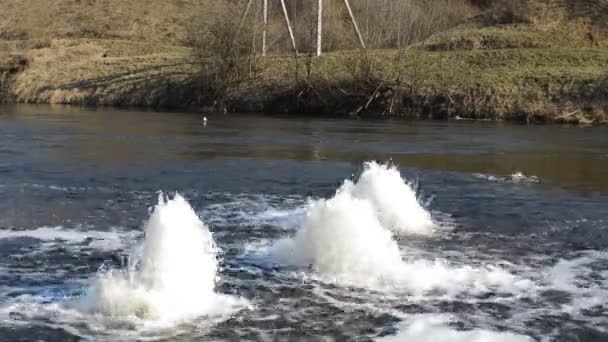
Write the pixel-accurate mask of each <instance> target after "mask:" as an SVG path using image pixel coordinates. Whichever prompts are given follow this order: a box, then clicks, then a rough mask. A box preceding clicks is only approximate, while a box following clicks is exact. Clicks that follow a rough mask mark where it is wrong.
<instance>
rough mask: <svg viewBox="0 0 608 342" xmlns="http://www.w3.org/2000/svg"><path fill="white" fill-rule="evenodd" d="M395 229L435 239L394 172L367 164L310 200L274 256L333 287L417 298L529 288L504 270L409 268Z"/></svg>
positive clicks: (427, 264)
mask: <svg viewBox="0 0 608 342" xmlns="http://www.w3.org/2000/svg"><path fill="white" fill-rule="evenodd" d="M391 228H392V229H391ZM395 230H396V231H397V232H400V233H402V232H416V233H426V234H429V233H430V232H432V221H431V218H430V215H429V214H428V213H427V212H426V211H425V210H424V209H423V208H422V207H421V206H420V204H419V203H418V202H417V200H416V197H415V193H414V192H413V191H412V189H411V188H410V187H409V186H407V184H405V183H404V182H403V180H402V179H401V177H400V175H399V172H398V171H397V170H396V169H394V168H390V167H387V166H383V165H378V164H376V163H367V164H366V166H365V170H364V172H363V174H362V175H361V177H360V178H359V180H358V181H357V182H356V183H352V182H350V181H346V182H345V184H344V185H343V186H342V187H341V188H340V189H339V190H338V191H337V193H336V195H335V196H334V197H333V198H331V199H327V200H326V199H320V200H311V201H310V202H309V204H308V207H307V211H306V216H305V219H304V223H303V226H302V228H301V229H300V230H298V231H297V232H296V234H295V236H293V237H290V238H286V239H283V240H280V241H278V242H276V243H275V244H274V245H273V247H272V249H271V253H273V254H274V255H275V256H276V257H278V258H279V259H280V260H282V261H283V262H285V263H286V264H290V265H296V266H302V267H309V268H311V269H312V270H314V271H315V272H316V273H317V274H318V275H320V276H321V277H322V278H323V279H324V280H327V281H331V282H338V283H342V284H347V285H353V286H357V287H368V288H377V289H378V288H379V289H391V290H397V291H403V290H405V291H408V292H410V293H412V294H416V295H422V294H424V293H427V292H430V291H434V290H439V291H441V292H442V293H444V294H445V295H448V296H449V295H456V294H458V293H462V292H485V291H488V290H491V289H493V288H502V289H505V288H508V289H515V290H519V289H525V288H527V287H528V286H530V285H531V283H530V282H529V281H526V280H522V279H519V278H518V277H516V276H514V275H512V274H510V273H509V272H507V271H504V270H502V269H501V268H498V267H492V266H489V267H477V268H476V267H470V266H462V267H454V266H451V265H450V264H449V263H448V262H446V261H444V260H441V259H438V260H413V261H408V262H406V261H404V260H403V258H402V256H401V253H400V250H399V246H398V245H397V242H396V241H395V239H394V237H393V232H394V231H395Z"/></svg>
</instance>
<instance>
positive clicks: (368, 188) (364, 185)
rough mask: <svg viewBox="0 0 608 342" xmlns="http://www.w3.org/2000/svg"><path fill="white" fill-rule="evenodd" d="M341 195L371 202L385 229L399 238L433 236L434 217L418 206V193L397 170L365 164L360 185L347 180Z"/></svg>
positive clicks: (370, 163) (340, 190) (374, 163)
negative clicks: (403, 236) (400, 235)
mask: <svg viewBox="0 0 608 342" xmlns="http://www.w3.org/2000/svg"><path fill="white" fill-rule="evenodd" d="M338 192H347V193H350V194H351V195H352V196H353V197H355V198H359V199H363V200H368V201H369V202H370V203H371V204H372V206H373V208H374V210H375V211H376V214H377V216H378V218H379V220H380V222H381V223H382V225H383V226H384V227H386V228H388V229H390V230H392V231H394V232H396V233H398V234H421V235H430V234H432V233H433V227H434V224H433V220H432V219H431V214H430V213H429V212H428V211H427V210H426V209H425V208H423V207H422V205H421V204H420V203H419V202H418V198H417V196H416V191H415V190H414V189H413V188H412V186H411V184H408V183H406V182H405V181H404V180H403V178H402V177H401V174H400V173H399V170H398V169H397V168H396V167H394V166H389V165H382V164H378V163H376V162H368V163H365V165H364V170H363V173H361V176H360V177H359V179H358V180H357V182H356V183H353V182H351V181H349V180H346V181H345V182H344V185H342V187H341V188H340V189H339V190H338Z"/></svg>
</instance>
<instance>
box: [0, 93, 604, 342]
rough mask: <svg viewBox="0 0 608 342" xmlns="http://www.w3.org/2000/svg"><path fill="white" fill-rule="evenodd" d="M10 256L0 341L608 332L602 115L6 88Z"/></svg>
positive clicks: (1, 229) (4, 197)
mask: <svg viewBox="0 0 608 342" xmlns="http://www.w3.org/2000/svg"><path fill="white" fill-rule="evenodd" d="M389 158H392V162H389V163H386V164H385V163H384V162H386V161H387V160H389ZM376 161H380V162H376ZM393 164H394V165H393ZM0 256H1V257H0V294H1V295H0V340H1V341H30V340H47V341H69V340H100V341H103V340H107V341H116V340H120V341H123V340H125V341H126V340H171V341H180V340H181V341H190V340H262V341H273V340H285V341H288V340H298V339H303V340H323V341H327V340H354V339H357V340H361V341H365V340H374V339H378V340H388V341H448V342H449V341H467V342H470V341H474V342H485V341H489V342H493V341H607V340H608V129H607V128H606V127H595V128H589V127H587V128H580V127H560V126H532V127H528V126H516V125H509V124H500V123H471V122H457V123H452V122H450V123H447V122H407V121H355V120H334V119H318V118H316V119H307V118H277V117H265V116H246V115H229V116H223V115H218V116H209V117H208V121H207V122H206V124H205V123H203V120H202V118H201V116H200V115H195V114H183V113H159V112H136V111H128V110H111V109H82V108H71V107H49V106H26V105H18V106H3V107H0Z"/></svg>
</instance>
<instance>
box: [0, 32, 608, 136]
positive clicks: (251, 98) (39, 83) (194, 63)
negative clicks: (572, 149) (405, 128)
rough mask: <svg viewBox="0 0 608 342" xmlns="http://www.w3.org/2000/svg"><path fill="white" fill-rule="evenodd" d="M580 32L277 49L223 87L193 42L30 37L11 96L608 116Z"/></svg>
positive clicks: (15, 59) (251, 107)
mask: <svg viewBox="0 0 608 342" xmlns="http://www.w3.org/2000/svg"><path fill="white" fill-rule="evenodd" d="M574 34H575V33H573V36H572V37H562V38H559V39H558V38H552V39H549V38H539V36H543V35H544V36H546V37H559V36H558V35H557V34H555V33H552V32H547V31H546V30H545V31H541V30H537V31H532V30H524V29H521V30H517V29H509V30H506V29H497V28H492V29H466V28H465V29H459V30H454V31H451V32H449V33H443V34H441V35H437V36H435V37H431V39H429V40H428V41H427V42H425V43H424V44H419V45H417V46H414V47H412V48H409V49H407V50H370V51H368V52H364V51H358V50H355V51H342V52H334V53H328V54H326V55H324V56H322V57H310V56H307V55H300V56H298V57H297V58H296V57H295V56H293V55H270V56H268V57H266V58H260V59H258V62H257V63H256V65H255V70H254V71H252V72H251V73H250V74H249V75H248V77H243V78H241V79H239V80H237V81H232V82H230V83H228V84H222V87H221V89H219V88H220V87H219V85H218V84H215V83H214V82H213V81H211V80H210V78H207V77H205V71H204V70H205V68H204V65H201V64H200V61H199V60H196V59H195V58H194V57H193V54H192V51H191V49H189V48H187V47H181V46H174V45H163V44H158V43H150V42H136V41H130V40H117V39H52V40H49V41H47V42H44V43H40V42H38V43H36V42H30V41H24V42H20V43H19V44H20V45H22V46H24V47H25V48H23V49H21V52H20V53H15V52H12V53H10V54H8V53H5V57H3V58H2V63H0V74H1V75H2V84H1V85H2V87H0V89H2V94H0V98H4V99H5V100H11V101H16V102H23V103H57V104H71V105H109V106H146V107H155V108H179V109H193V110H201V111H214V110H226V111H229V112H270V113H299V114H302V113H304V114H314V115H333V116H382V115H393V116H404V117H411V118H433V119H448V118H451V119H488V120H511V121H521V122H560V123H582V124H591V123H606V122H608V48H607V47H606V46H604V45H602V44H597V43H593V42H591V41H589V40H588V38H586V37H578V36H574ZM535 42H536V43H535ZM538 42H542V44H541V43H538ZM3 44H5V46H6V45H8V44H15V45H16V43H15V42H4V43H3ZM5 50H8V49H5Z"/></svg>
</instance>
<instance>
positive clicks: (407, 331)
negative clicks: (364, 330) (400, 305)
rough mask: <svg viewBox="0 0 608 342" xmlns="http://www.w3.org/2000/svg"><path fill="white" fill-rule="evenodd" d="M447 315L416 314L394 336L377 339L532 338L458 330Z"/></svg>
mask: <svg viewBox="0 0 608 342" xmlns="http://www.w3.org/2000/svg"><path fill="white" fill-rule="evenodd" d="M452 320H453V319H452V317H450V316H448V315H431V314H428V315H418V316H414V317H412V318H411V319H409V320H407V321H406V322H404V323H402V324H401V330H400V331H399V333H398V334H397V335H396V336H386V337H382V338H379V339H376V340H377V341H383V342H393V341H416V342H436V341H442V342H532V341H534V340H533V339H532V338H530V337H528V336H524V335H519V334H515V333H511V332H496V331H490V330H484V329H473V330H466V331H460V330H456V329H454V328H452V327H450V326H449V325H448V324H449V323H450V321H452Z"/></svg>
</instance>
